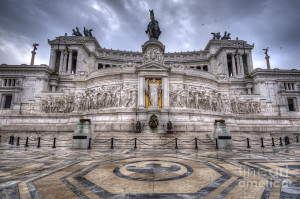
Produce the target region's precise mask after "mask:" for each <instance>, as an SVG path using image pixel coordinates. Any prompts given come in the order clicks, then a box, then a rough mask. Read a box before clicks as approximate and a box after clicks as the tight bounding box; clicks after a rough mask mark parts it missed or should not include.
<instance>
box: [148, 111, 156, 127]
mask: <svg viewBox="0 0 300 199" xmlns="http://www.w3.org/2000/svg"><path fill="white" fill-rule="evenodd" d="M148 124H149V127H150V128H151V129H157V127H158V125H159V122H158V118H157V116H156V115H155V114H152V115H151V116H150V120H149V122H148Z"/></svg>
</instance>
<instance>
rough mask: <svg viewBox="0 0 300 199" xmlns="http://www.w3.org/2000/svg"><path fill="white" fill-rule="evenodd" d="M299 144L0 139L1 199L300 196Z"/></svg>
mask: <svg viewBox="0 0 300 199" xmlns="http://www.w3.org/2000/svg"><path fill="white" fill-rule="evenodd" d="M299 196H300V145H299V143H292V144H291V145H289V146H276V147H265V148H253V149H252V148H251V149H247V148H234V149H232V150H226V151H222V150H216V149H199V150H191V149H190V150H187V149H186V150H181V149H179V150H173V149H136V150H134V149H127V150H125V149H124V150H115V149H114V150H99V149H96V150H94V149H91V150H72V149H70V148H56V149H52V148H46V147H42V148H39V149H37V148H36V147H28V148H25V147H16V146H11V145H8V144H5V143H1V144H0V198H68V199H69V198H84V199H86V198H218V199H221V198H249V199H250V198H295V199H296V198H299Z"/></svg>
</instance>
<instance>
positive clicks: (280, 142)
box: [279, 137, 282, 146]
mask: <svg viewBox="0 0 300 199" xmlns="http://www.w3.org/2000/svg"><path fill="white" fill-rule="evenodd" d="M279 140H280V144H279V145H280V146H282V138H281V137H280V138H279Z"/></svg>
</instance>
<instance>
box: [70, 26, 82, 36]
mask: <svg viewBox="0 0 300 199" xmlns="http://www.w3.org/2000/svg"><path fill="white" fill-rule="evenodd" d="M72 30H73V33H72V35H74V36H82V34H81V32H80V31H79V28H78V27H76V30H74V29H72Z"/></svg>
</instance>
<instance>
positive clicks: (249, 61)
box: [247, 53, 253, 74]
mask: <svg viewBox="0 0 300 199" xmlns="http://www.w3.org/2000/svg"><path fill="white" fill-rule="evenodd" d="M247 61H248V71H249V74H250V73H252V71H253V62H252V53H248V54H247Z"/></svg>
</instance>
